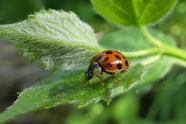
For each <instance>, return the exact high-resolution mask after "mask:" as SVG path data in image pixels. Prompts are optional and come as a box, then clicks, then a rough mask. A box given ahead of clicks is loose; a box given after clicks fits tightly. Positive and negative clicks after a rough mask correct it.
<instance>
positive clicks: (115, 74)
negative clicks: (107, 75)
mask: <svg viewBox="0 0 186 124" xmlns="http://www.w3.org/2000/svg"><path fill="white" fill-rule="evenodd" d="M113 75H114V77H115V79H116V80H117V81H118V82H121V81H122V80H120V79H119V78H118V77H117V76H116V74H115V73H113Z"/></svg>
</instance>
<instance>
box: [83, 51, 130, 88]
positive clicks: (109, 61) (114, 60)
mask: <svg viewBox="0 0 186 124" xmlns="http://www.w3.org/2000/svg"><path fill="white" fill-rule="evenodd" d="M128 67H129V62H128V60H127V59H126V57H125V56H124V55H122V54H121V53H120V52H118V51H116V50H105V51H103V52H101V53H100V54H98V55H96V56H95V57H94V58H92V60H91V61H90V66H89V68H88V70H87V72H85V83H86V82H88V83H89V84H90V82H89V80H90V79H91V78H93V76H97V77H99V78H100V79H101V84H102V85H104V83H103V72H105V73H107V74H110V75H114V77H115V78H116V79H117V80H118V78H117V77H116V75H115V72H118V71H120V72H121V73H124V72H126V71H127V68H128ZM118 81H119V80H118Z"/></svg>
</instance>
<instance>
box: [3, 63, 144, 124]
mask: <svg viewBox="0 0 186 124" xmlns="http://www.w3.org/2000/svg"><path fill="white" fill-rule="evenodd" d="M144 73H145V70H144V67H143V66H142V65H141V64H137V65H135V66H133V67H131V68H129V70H128V72H127V73H125V74H124V75H123V74H119V78H120V79H121V80H122V82H121V83H119V82H117V80H116V79H115V78H114V77H113V76H108V75H105V78H104V79H105V80H104V82H105V86H102V85H101V84H100V80H99V79H98V78H96V77H95V78H94V79H93V81H92V83H91V86H90V87H89V86H87V85H84V84H83V83H82V82H84V78H82V77H83V75H84V73H82V71H76V72H74V71H71V72H70V71H66V72H55V73H54V74H53V76H52V77H51V78H50V79H46V80H44V81H42V82H41V83H38V84H36V85H35V86H32V87H31V88H28V89H25V90H24V91H23V92H22V93H21V94H20V96H19V98H18V100H17V101H16V102H15V103H14V104H13V105H12V106H11V107H9V109H8V110H7V111H5V112H4V113H2V114H0V123H2V122H6V121H8V120H10V119H13V118H15V117H17V116H20V115H22V114H25V113H28V112H32V111H36V110H42V109H48V108H51V107H55V106H58V105H61V104H65V103H78V105H79V106H80V107H83V106H87V105H89V104H92V103H97V102H98V101H100V100H102V99H103V100H104V101H106V102H107V103H109V102H110V100H111V99H112V98H113V97H115V96H117V95H118V94H122V93H124V92H126V91H127V90H129V89H130V88H132V87H133V86H134V85H136V84H137V83H138V82H139V81H140V80H141V78H142V75H143V74H144ZM134 77H135V78H134ZM93 82H94V83H93Z"/></svg>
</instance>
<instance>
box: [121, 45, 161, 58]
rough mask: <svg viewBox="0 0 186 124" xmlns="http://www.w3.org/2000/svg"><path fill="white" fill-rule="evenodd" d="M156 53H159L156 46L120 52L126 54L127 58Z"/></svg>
mask: <svg viewBox="0 0 186 124" xmlns="http://www.w3.org/2000/svg"><path fill="white" fill-rule="evenodd" d="M158 53H159V48H157V47H154V48H150V49H146V50H140V51H135V52H122V54H124V55H126V56H127V57H128V58H134V57H140V56H147V55H153V54H158Z"/></svg>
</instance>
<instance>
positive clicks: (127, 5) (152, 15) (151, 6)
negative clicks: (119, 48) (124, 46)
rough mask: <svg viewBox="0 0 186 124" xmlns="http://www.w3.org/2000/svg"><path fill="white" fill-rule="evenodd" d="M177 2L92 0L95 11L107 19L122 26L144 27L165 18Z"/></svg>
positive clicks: (168, 0) (164, 0)
mask: <svg viewBox="0 0 186 124" xmlns="http://www.w3.org/2000/svg"><path fill="white" fill-rule="evenodd" d="M176 2H177V0H163V1H160V0H128V1H126V0H101V1H100V0H92V3H93V5H94V9H95V11H96V12H98V13H99V14H100V15H102V16H103V17H104V18H105V19H107V20H109V21H111V22H113V23H115V24H117V25H121V26H125V25H133V26H137V27H138V26H143V25H147V24H150V23H154V22H156V21H158V20H159V19H161V18H162V17H164V16H165V15H166V14H167V13H168V12H170V10H171V9H172V8H173V7H174V6H175V4H176Z"/></svg>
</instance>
